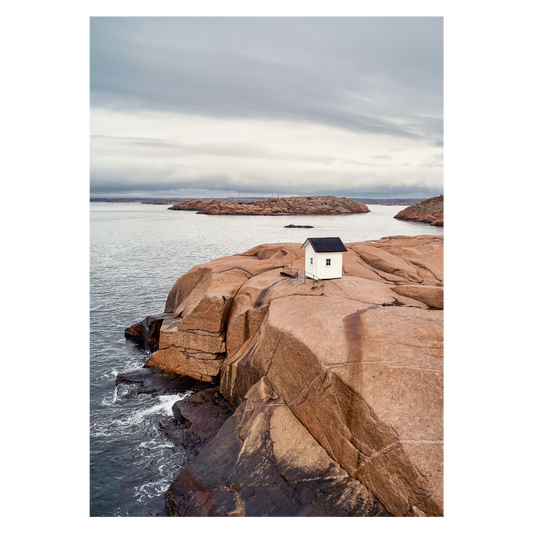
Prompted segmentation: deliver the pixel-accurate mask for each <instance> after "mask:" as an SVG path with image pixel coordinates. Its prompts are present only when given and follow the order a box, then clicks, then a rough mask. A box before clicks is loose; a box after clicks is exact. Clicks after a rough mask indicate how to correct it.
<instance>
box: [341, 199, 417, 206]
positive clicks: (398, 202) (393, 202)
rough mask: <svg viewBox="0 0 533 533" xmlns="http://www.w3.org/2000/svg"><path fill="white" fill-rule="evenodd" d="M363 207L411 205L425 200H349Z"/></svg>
mask: <svg viewBox="0 0 533 533" xmlns="http://www.w3.org/2000/svg"><path fill="white" fill-rule="evenodd" d="M350 200H355V201H356V202H361V203H362V204H365V205H412V204H416V203H417V202H421V201H423V200H427V198H350Z"/></svg>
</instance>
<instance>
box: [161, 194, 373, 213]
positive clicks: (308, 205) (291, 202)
mask: <svg viewBox="0 0 533 533" xmlns="http://www.w3.org/2000/svg"><path fill="white" fill-rule="evenodd" d="M169 209H171V210H174V211H197V212H198V213H199V214H204V215H270V216H276V215H277V216H279V215H350V214H354V213H369V212H370V209H368V207H367V206H366V205H364V204H362V203H360V202H355V201H354V200H350V199H349V198H339V197H336V196H296V197H288V198H269V199H267V200H259V201H256V202H246V203H245V202H226V201H219V200H199V199H194V200H189V201H186V202H183V203H179V204H176V205H173V206H172V207H169Z"/></svg>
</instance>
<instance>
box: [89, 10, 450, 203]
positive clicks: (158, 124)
mask: <svg viewBox="0 0 533 533" xmlns="http://www.w3.org/2000/svg"><path fill="white" fill-rule="evenodd" d="M90 38H91V44H90V54H91V56H90V62H91V70H90V81H91V196H93V197H98V196H100V197H111V196H116V195H120V196H132V197H134V196H152V197H189V196H222V197H223V196H226V195H236V194H241V195H244V196H246V195H248V196H250V195H267V196H270V195H272V194H274V195H278V194H279V195H280V196H282V195H291V194H294V195H298V194H303V195H307V194H334V195H339V196H353V197H364V196H374V197H429V196H435V195H438V194H441V193H442V192H443V23H442V18H441V17H429V18H426V17H413V18H411V17H392V18H387V17H380V18H365V17H340V18H335V17H320V18H267V17H257V18H245V17H243V18H232V17H229V18H226V17H213V18H202V17H201V18H192V17H176V18H173V17H168V18H165V17H163V18H145V17H139V18H121V17H92V18H91V32H90Z"/></svg>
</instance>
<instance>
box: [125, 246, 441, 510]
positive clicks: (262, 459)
mask: <svg viewBox="0 0 533 533" xmlns="http://www.w3.org/2000/svg"><path fill="white" fill-rule="evenodd" d="M346 247H347V249H348V252H346V253H345V254H344V259H343V265H344V266H343V277H342V278H341V279H336V280H329V281H325V282H324V283H323V284H322V285H321V286H315V285H314V284H313V283H311V282H310V281H309V280H308V282H307V283H305V282H304V279H302V278H300V279H295V278H287V277H284V276H282V275H280V274H281V273H282V269H283V267H284V266H286V265H290V266H291V267H293V268H300V269H303V268H304V257H303V251H302V250H300V244H269V245H260V246H257V247H255V248H253V249H251V250H249V251H247V252H245V253H243V254H237V255H235V256H230V257H223V258H219V259H216V260H214V261H210V262H208V263H205V264H202V265H197V266H195V267H193V268H192V269H191V270H190V271H189V272H187V273H186V274H184V275H183V276H181V277H180V278H179V279H178V280H177V282H176V283H175V285H174V287H173V288H172V290H171V291H170V293H169V296H168V298H167V302H166V306H165V309H164V313H161V314H160V315H154V316H153V317H147V318H146V319H145V320H144V321H143V322H140V323H138V324H136V325H134V326H132V327H131V328H128V329H127V330H126V336H128V337H129V338H133V339H136V340H138V341H139V342H141V343H143V345H144V347H146V348H148V349H150V350H151V351H152V354H151V356H150V358H149V360H148V362H147V364H146V367H145V368H144V369H141V370H139V371H138V373H137V374H135V373H133V375H132V374H131V373H129V375H124V374H119V376H118V377H117V383H122V384H126V383H127V384H128V386H131V387H133V388H132V391H133V392H132V394H136V393H142V391H143V390H145V391H152V390H153V388H154V386H156V385H157V384H158V383H159V386H161V387H167V388H170V389H169V390H179V389H180V387H181V388H182V389H183V390H187V388H189V389H188V390H191V389H192V390H195V392H194V393H193V394H192V395H191V396H189V397H188V398H186V399H185V400H182V401H181V402H178V403H177V404H176V405H175V407H174V416H173V417H172V418H171V419H169V420H167V421H165V422H164V423H162V426H161V429H162V431H164V432H165V434H166V435H167V436H168V437H169V438H170V439H171V440H172V441H173V442H175V443H177V444H179V445H180V446H183V447H184V448H186V449H187V450H189V451H190V453H189V459H188V461H187V463H186V465H185V467H184V468H183V469H182V470H181V472H180V474H179V476H178V477H177V479H176V480H175V481H174V483H172V486H171V487H170V488H169V490H168V491H167V494H166V509H167V513H168V514H169V515H170V516H390V515H393V516H443V419H442V418H443V416H442V409H443V405H442V404H443V347H442V342H443V306H444V305H443V304H444V302H443V264H442V255H443V238H442V237H440V236H418V237H388V238H384V239H381V240H379V241H370V242H363V243H352V244H346ZM187 380H189V381H187ZM165 390H167V389H165Z"/></svg>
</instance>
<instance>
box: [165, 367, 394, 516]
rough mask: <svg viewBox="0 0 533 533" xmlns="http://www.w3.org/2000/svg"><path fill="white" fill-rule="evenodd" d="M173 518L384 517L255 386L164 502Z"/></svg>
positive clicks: (263, 388)
mask: <svg viewBox="0 0 533 533" xmlns="http://www.w3.org/2000/svg"><path fill="white" fill-rule="evenodd" d="M166 505H167V512H168V514H170V515H174V516H261V517H262V516H389V513H388V512H387V511H386V510H385V508H384V507H383V505H381V504H380V502H379V501H378V500H377V499H376V498H375V497H374V496H373V495H372V494H371V493H370V492H369V491H368V490H367V489H366V488H365V487H364V486H363V485H362V484H361V483H360V482H358V481H356V480H355V479H353V478H351V477H350V476H349V475H348V473H347V472H346V471H345V470H344V469H343V468H342V467H340V466H339V464H338V463H337V462H336V461H334V460H332V459H331V457H330V456H329V455H328V454H327V453H326V451H325V450H324V448H322V447H321V446H320V445H319V444H318V443H317V442H316V440H315V439H313V437H312V436H311V435H310V434H309V432H308V431H307V430H306V429H305V428H304V427H303V426H302V424H301V423H300V422H299V421H298V420H297V418H296V417H295V416H294V414H293V413H292V412H291V410H290V409H289V408H288V407H287V405H286V404H285V403H284V402H283V400H281V399H280V398H279V397H278V396H277V394H276V393H275V392H274V391H273V390H272V388H271V387H270V384H269V382H268V380H267V379H266V378H264V377H263V378H262V379H261V380H260V381H259V382H258V383H256V384H255V385H254V386H253V387H252V388H251V389H250V390H249V391H248V392H247V394H246V397H245V399H244V401H243V402H242V403H241V404H240V406H239V407H238V409H237V411H236V412H235V415H234V416H232V417H231V418H229V419H228V420H227V421H226V422H225V423H224V425H223V426H222V428H221V430H220V431H219V432H218V433H217V435H216V436H215V437H214V439H213V440H212V441H211V442H209V443H208V444H207V445H206V447H205V448H204V449H203V450H202V453H201V454H200V455H199V456H198V457H196V458H195V459H193V461H192V462H191V464H190V465H188V466H187V467H186V468H185V469H184V470H182V471H181V472H180V475H179V476H178V478H177V479H176V480H175V481H174V483H173V484H172V486H171V488H170V489H169V491H168V492H167V494H166Z"/></svg>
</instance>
